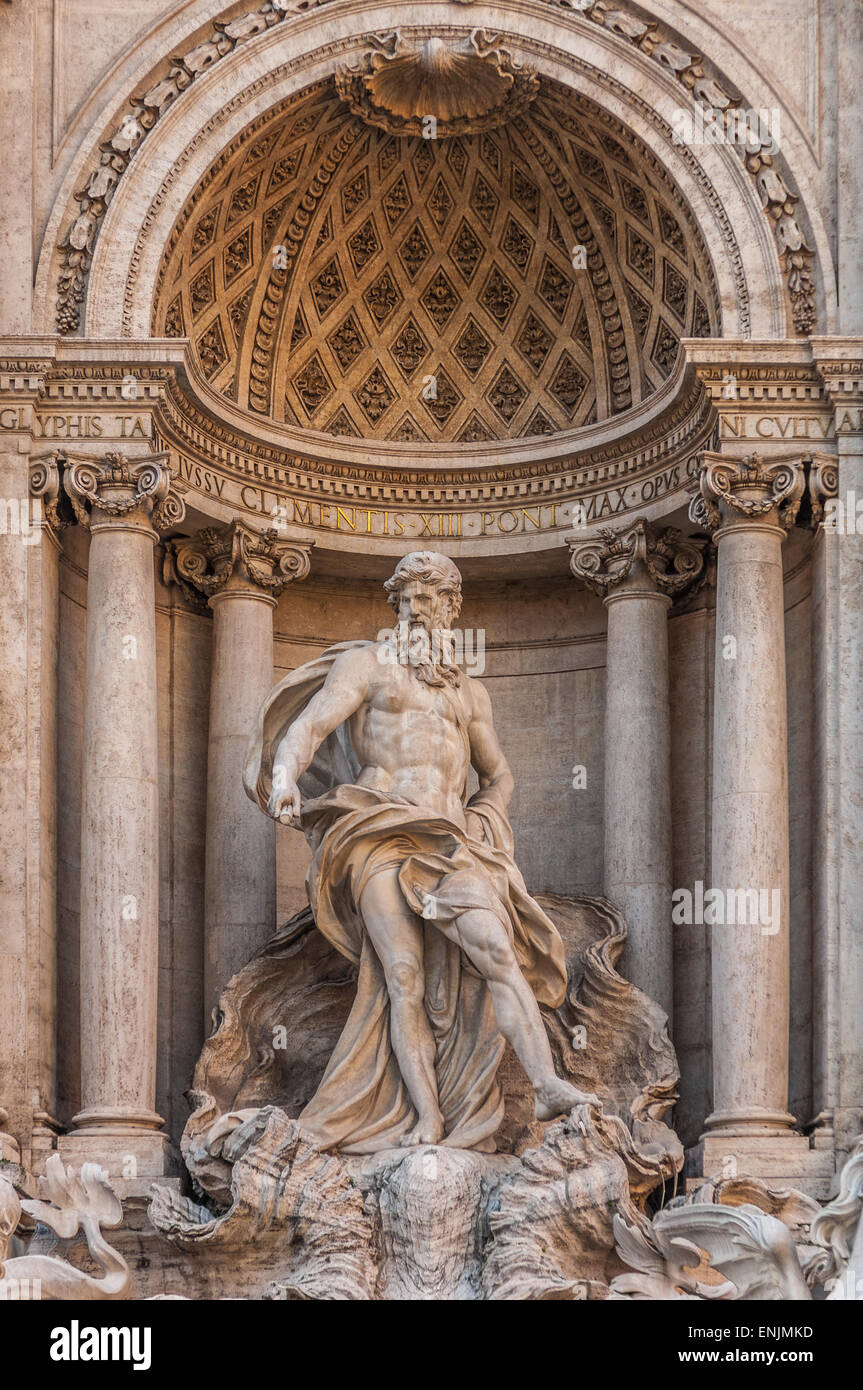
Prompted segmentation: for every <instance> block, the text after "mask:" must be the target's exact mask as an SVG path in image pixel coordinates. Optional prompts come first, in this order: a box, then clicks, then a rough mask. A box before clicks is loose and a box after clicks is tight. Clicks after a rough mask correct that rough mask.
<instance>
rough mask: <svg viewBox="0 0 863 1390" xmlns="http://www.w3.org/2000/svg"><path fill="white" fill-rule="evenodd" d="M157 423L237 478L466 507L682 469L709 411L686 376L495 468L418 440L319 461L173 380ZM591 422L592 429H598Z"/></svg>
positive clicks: (708, 425)
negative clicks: (587, 433) (669, 391)
mask: <svg viewBox="0 0 863 1390" xmlns="http://www.w3.org/2000/svg"><path fill="white" fill-rule="evenodd" d="M156 428H157V431H158V434H159V437H160V440H161V442H162V443H163V445H165V446H167V445H169V444H170V445H171V446H172V447H174V448H176V449H178V450H180V451H181V452H182V453H184V454H185V455H186V456H187V457H191V458H195V459H200V461H201V462H202V463H203V464H205V465H206V467H208V468H211V469H217V470H219V471H221V472H225V473H227V474H229V475H233V476H235V477H237V476H238V477H240V478H241V479H242V480H243V481H249V482H254V481H256V480H258V481H261V480H262V481H265V482H270V483H273V484H278V485H281V486H283V487H289V488H291V489H295V490H298V491H300V492H302V493H307V494H309V495H311V496H312V497H313V498H315V499H316V500H330V499H331V498H336V499H339V500H341V499H342V498H344V497H346V498H347V499H348V500H351V499H352V498H356V499H357V500H359V501H362V502H363V503H366V502H372V503H373V504H376V503H382V504H383V505H387V506H390V505H396V503H395V500H394V497H393V489H396V490H397V493H396V496H397V498H398V502H399V503H400V504H401V505H407V506H410V505H412V504H413V505H417V506H422V505H423V504H425V503H427V502H430V501H442V502H443V501H447V500H459V499H461V500H462V501H463V502H464V503H468V502H486V501H488V502H490V503H495V502H497V503H501V504H506V503H507V502H508V501H511V500H512V499H514V498H521V497H543V496H548V497H550V498H552V500H557V499H558V498H559V499H560V500H561V501H563V500H564V499H565V498H566V497H567V496H568V497H570V498H572V497H580V496H584V495H586V494H589V493H590V492H594V491H599V492H601V491H602V490H603V489H604V488H606V487H608V486H609V485H610V484H611V483H614V482H617V483H622V482H623V481H625V480H627V479H632V478H638V477H643V476H647V475H648V474H651V473H654V472H657V471H659V470H660V469H662V468H665V469H668V468H671V467H673V466H674V464H675V463H679V464H680V465H681V471H682V465H683V464H684V463H685V462H686V461H687V460H688V459H690V458H691V457H692V456H693V455H694V454H695V453H696V451H699V450H701V449H703V448H704V446H705V445H706V444H708V443H709V442H710V440H711V438H712V436H713V434H714V429H715V417H714V414H713V410H712V407H711V405H710V402H709V400H708V399H707V398H706V396H705V393H704V391H703V389H702V387H701V385H700V384H699V383H698V382H697V381H695V380H694V379H693V380H692V381H691V382H689V383H683V384H682V385H681V388H680V390H679V394H678V395H677V397H676V398H673V399H671V400H670V401H669V403H668V405H667V407H666V408H665V409H663V410H657V411H656V413H655V414H653V415H652V418H650V419H648V420H646V421H643V422H642V423H641V424H640V425H638V426H634V427H633V428H632V429H630V430H629V431H620V432H617V433H615V435H614V437H609V438H606V439H604V440H603V442H602V443H595V444H591V442H590V439H589V438H582V439H580V440H578V441H576V440H575V439H574V440H573V442H572V446H571V448H570V449H569V450H568V451H567V452H563V451H561V450H560V449H556V450H555V451H554V452H553V453H551V455H549V452H548V451H547V450H546V449H545V447H543V448H542V449H540V448H537V449H535V450H530V451H529V452H528V451H524V450H520V451H519V454H520V456H519V457H517V458H514V459H513V460H512V462H507V461H501V459H500V449H499V448H498V449H496V450H495V453H496V455H497V456H498V458H497V462H495V463H493V464H488V465H483V464H482V462H481V461H480V460H477V461H470V462H468V463H465V464H460V463H459V461H458V459H457V458H456V459H453V460H452V463H450V464H449V466H447V464H446V463H438V464H437V465H436V464H435V461H434V451H432V450H431V449H430V448H429V446H426V447H425V449H423V447H422V446H417V447H416V448H415V450H413V451H412V454H413V462H411V459H410V458H405V459H402V460H393V461H392V462H390V461H389V460H382V461H381V462H380V463H377V462H375V461H374V460H373V459H370V458H369V450H368V448H367V447H366V448H364V450H363V452H362V456H360V454H359V453H357V454H356V455H354V456H353V457H350V458H347V457H344V458H338V457H337V456H336V457H334V456H333V454H335V453H336V448H335V447H334V449H333V452H332V453H329V454H328V456H326V457H324V456H313V455H312V454H310V453H299V452H296V451H295V450H296V449H297V444H296V443H294V442H293V441H288V440H286V441H285V443H283V444H278V443H276V442H272V443H271V442H268V441H267V440H266V439H265V438H260V437H255V436H253V435H252V434H251V432H250V431H247V430H245V429H243V428H241V426H240V425H239V423H238V424H237V425H236V427H232V426H231V424H230V423H229V422H228V421H227V420H225V419H224V418H216V417H215V416H214V415H213V414H210V413H209V412H208V411H205V410H204V409H202V408H201V405H200V404H199V402H198V399H197V396H196V395H194V394H193V393H192V392H191V391H190V390H189V388H188V387H187V386H186V385H185V383H184V382H183V381H182V380H179V379H178V380H176V381H174V382H173V383H172V384H171V385H170V386H169V388H168V390H167V392H166V394H165V399H164V402H163V404H162V405H161V406H160V409H159V412H158V419H157V421H156ZM592 428H594V429H596V430H597V431H598V430H601V429H602V428H603V427H602V426H597V427H592ZM381 452H383V450H382V451H381ZM525 452H528V457H525ZM352 453H353V451H352ZM226 458H231V459H232V460H236V466H231V465H230V464H226V462H225V460H226ZM682 485H683V479H682V478H681V486H682Z"/></svg>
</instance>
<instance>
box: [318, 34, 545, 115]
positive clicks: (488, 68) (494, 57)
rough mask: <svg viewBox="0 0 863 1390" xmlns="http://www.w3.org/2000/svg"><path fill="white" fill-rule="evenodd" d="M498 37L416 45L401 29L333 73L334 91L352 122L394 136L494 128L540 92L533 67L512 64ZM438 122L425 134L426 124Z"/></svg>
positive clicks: (383, 36)
mask: <svg viewBox="0 0 863 1390" xmlns="http://www.w3.org/2000/svg"><path fill="white" fill-rule="evenodd" d="M499 38H500V36H499V35H496V34H486V33H485V32H484V31H483V30H482V29H474V31H473V33H472V34H471V35H470V37H469V38H467V39H461V40H458V41H456V42H445V41H444V40H443V39H441V38H436V37H431V38H428V39H425V40H424V41H423V42H421V43H419V44H413V43H411V42H410V41H409V40H407V39H405V38H404V37H403V35H402V34H401V33H400V32H399V30H397V29H395V30H393V31H392V32H391V33H389V34H374V35H372V36H371V43H370V46H369V47H368V48H367V49H365V50H364V51H363V52H362V53H360V54H359V55H358V56H357V57H355V58H352V59H351V60H350V61H349V62H347V63H345V64H342V65H341V66H339V67H338V68H337V69H336V89H337V91H338V93H339V96H340V97H341V98H342V100H343V101H345V102H347V104H348V106H349V107H350V109H351V111H352V112H353V113H354V115H355V116H359V117H360V118H361V119H362V120H364V121H366V122H367V123H368V124H369V125H375V126H378V127H380V129H382V130H385V131H387V132H388V133H389V134H391V135H418V136H426V138H435V139H445V138H446V137H447V136H452V135H474V134H478V133H479V132H480V131H485V130H494V129H496V128H497V127H498V126H501V125H503V124H504V123H505V122H507V121H510V120H512V119H513V117H514V116H517V115H520V114H521V113H522V112H523V111H525V110H526V109H527V107H528V106H529V105H530V103H531V102H532V101H533V99H534V97H535V96H536V95H537V94H538V92H539V78H538V77H537V76H536V73H535V72H534V71H533V69H532V68H529V67H526V66H524V65H521V64H518V63H516V62H515V61H514V60H513V58H512V55H511V54H510V53H509V51H508V50H507V49H506V48H503V47H501V46H500V43H499ZM429 117H431V118H432V119H433V120H434V122H435V128H434V132H433V137H432V136H430V135H429V129H428V125H427V122H428V118H429Z"/></svg>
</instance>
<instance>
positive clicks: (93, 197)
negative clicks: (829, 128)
mask: <svg viewBox="0 0 863 1390" xmlns="http://www.w3.org/2000/svg"><path fill="white" fill-rule="evenodd" d="M326 3H328V0H267V3H266V4H265V5H263V6H262V7H261V8H259V9H257V10H254V11H253V12H252V13H250V14H247V15H244V16H241V17H240V18H238V19H235V20H232V21H230V23H224V22H221V21H216V22H215V24H214V27H213V32H212V35H211V37H210V38H208V39H205V40H204V41H203V42H201V43H199V44H197V45H196V46H195V47H194V48H193V49H191V50H190V51H189V52H188V53H186V54H184V55H183V56H182V57H181V58H178V59H176V60H174V62H173V63H172V66H171V69H170V71H169V73H168V76H167V77H165V78H163V79H162V80H160V81H159V82H157V83H155V84H154V85H153V86H152V87H150V88H149V89H148V90H147V91H146V92H145V93H144V95H143V96H142V97H132V98H130V107H131V110H130V111H129V112H127V114H126V116H125V117H124V119H123V122H122V123H121V125H120V126H119V127H118V129H117V130H116V131H115V132H114V134H113V136H112V137H111V138H110V140H108V141H106V142H105V143H104V144H103V145H102V146H101V151H102V154H101V160H100V163H99V165H98V167H97V168H96V169H95V170H94V171H93V172H92V173H91V175H90V177H89V179H88V181H87V183H86V185H85V187H84V188H83V189H82V190H81V191H80V192H78V193H76V194H74V197H75V200H76V202H77V203H78V204H79V213H78V216H77V217H76V218H75V220H74V221H73V222H72V224H71V226H70V227H69V229H68V231H67V232H66V235H65V237H64V239H63V241H62V242H61V243H60V246H59V250H60V254H61V259H62V268H61V271H60V275H59V278H58V283H57V328H58V331H59V332H60V333H62V334H68V333H73V332H76V331H77V329H78V328H79V326H80V320H81V305H82V303H83V300H84V289H85V286H86V280H87V275H88V273H89V269H90V265H91V263H92V259H93V248H94V245H95V241H96V237H97V235H98V232H99V224H100V223H101V221H102V219H103V218H104V216H105V213H106V211H107V209H108V205H109V203H110V201H111V199H112V197H113V195H114V192H115V191H116V187H117V184H118V183H119V181H120V178H121V177H122V175H123V174H124V173H125V171H126V169H127V168H128V166H129V163H130V161H131V159H132V156H133V154H134V153H135V151H136V150H137V149H138V147H139V146H140V144H141V142H142V141H143V139H144V138H145V136H146V134H147V133H148V131H150V130H152V129H153V127H154V126H155V125H156V123H157V121H158V120H159V119H160V118H161V116H162V115H163V114H164V112H165V111H166V110H167V108H168V107H169V106H170V105H171V103H172V102H173V101H174V100H176V98H177V97H178V96H179V95H180V93H181V92H183V91H185V90H186V88H187V87H189V86H190V85H191V83H192V82H193V81H194V80H195V78H196V77H197V76H198V75H199V74H200V73H201V72H204V71H206V70H208V69H209V68H211V67H212V66H213V65H214V64H215V63H217V62H219V61H220V60H221V59H222V58H224V57H226V56H227V55H228V54H229V53H232V52H233V51H234V50H235V49H236V48H237V47H238V45H240V44H242V43H245V42H248V40H250V39H252V38H254V37H256V35H258V34H261V33H263V32H265V31H266V30H267V29H270V28H272V27H273V25H275V24H279V23H281V22H282V21H283V20H285V19H287V18H288V17H289V16H290V15H292V14H295V13H302V12H304V11H306V10H308V9H313V8H317V7H318V6H320V5H324V4H326ZM546 3H548V4H551V5H554V6H555V7H556V8H560V9H565V10H567V11H571V9H572V5H571V3H570V0H546ZM580 13H581V14H582V15H583V16H584V17H585V18H586V19H588V20H590V21H591V22H593V23H595V24H598V25H601V26H603V27H604V28H606V29H609V30H610V31H611V32H612V33H614V34H616V35H618V36H619V37H620V38H623V39H625V40H626V41H627V42H628V43H629V44H631V45H632V46H633V47H636V48H638V49H639V50H640V51H641V52H643V53H645V54H646V55H647V56H648V57H650V58H652V59H653V60H654V61H655V62H657V63H659V64H660V65H661V66H662V67H663V68H664V69H665V71H666V72H670V73H671V74H672V76H674V77H675V78H676V79H677V81H678V82H679V83H680V84H681V86H683V87H684V89H685V90H686V91H687V93H688V94H689V95H690V96H691V97H692V98H693V100H695V101H696V102H697V103H699V104H700V105H701V107H702V109H703V110H704V111H705V112H706V114H707V115H708V116H709V117H714V118H715V117H722V116H723V115H724V113H725V112H726V111H728V110H743V109H745V108H744V106H743V103H742V101H741V100H740V99H739V98H734V97H732V96H731V95H730V94H729V93H727V92H726V91H725V90H724V89H723V88H722V87H721V86H720V84H719V83H718V82H717V81H716V80H715V79H714V78H712V77H708V76H707V74H706V72H705V67H704V59H703V57H701V56H700V55H699V54H693V53H687V52H686V51H685V50H684V49H682V48H680V47H679V46H678V45H677V44H675V43H673V42H672V41H671V40H670V39H668V38H667V37H663V32H664V31H663V30H662V29H661V27H660V26H659V25H657V24H656V22H655V21H650V22H645V21H643V20H640V19H637V18H636V17H635V16H633V15H630V14H628V13H627V12H626V11H625V10H622V9H609V7H608V5H607V4H606V3H605V0H595V2H594V3H590V4H589V5H588V6H587V8H585V9H583V10H580ZM743 162H744V165H745V167H746V168H747V170H748V171H749V173H750V174H752V176H753V178H754V179H755V182H756V187H757V189H758V192H759V195H760V197H761V200H762V204H763V207H764V211H765V212H766V213H767V215H768V216H769V217H770V218H771V219H772V221H773V224H774V234H775V237H776V242H777V245H778V248H779V255H780V261H781V263H782V266H783V269H784V271H785V274H786V277H787V282H788V291H789V295H790V298H791V306H792V316H793V321H794V327H795V330H796V332H797V333H800V334H808V333H811V331H812V328H813V327H814V324H815V312H816V305H815V286H814V282H813V280H812V274H811V272H812V266H813V263H814V260H815V256H814V252H812V251H811V250H810V249H809V247H808V246H807V245H806V242H805V239H804V237H803V233H802V231H801V230H800V227H799V224H798V222H797V219H796V217H795V216H794V209H795V206H796V204H797V203H798V202H799V194H796V193H793V192H791V190H790V189H789V188H788V186H787V184H786V183H785V181H784V180H783V179H782V177H781V176H780V175H779V173H778V172H777V171H776V169H775V167H774V166H773V159H772V156H771V155H769V154H767V153H765V147H764V146H761V147H760V148H759V149H757V150H755V149H753V148H752V147H751V146H748V147H747V149H746V150H745V151H744V153H743Z"/></svg>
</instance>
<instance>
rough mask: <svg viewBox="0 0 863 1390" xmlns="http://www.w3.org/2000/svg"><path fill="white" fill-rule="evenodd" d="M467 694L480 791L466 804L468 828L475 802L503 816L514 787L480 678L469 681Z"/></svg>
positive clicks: (474, 762) (486, 692)
mask: <svg viewBox="0 0 863 1390" xmlns="http://www.w3.org/2000/svg"><path fill="white" fill-rule="evenodd" d="M470 694H471V702H472V710H471V720H470V725H469V727H468V737H469V739H470V755H471V763H472V764H473V766H474V768H475V770H476V773H477V776H478V778H479V791H478V792H477V793H476V794H475V795H474V796H473V797H471V800H470V802H469V803H468V827H469V828H470V827H471V818H470V812H471V807H472V806H474V805H475V806H493V807H494V808H495V809H496V810H497V811H499V812H500V814H501V815H502V816H504V817H506V809H507V807H508V805H509V802H510V798H511V797H512V793H513V789H514V786H515V783H514V782H513V778H512V773H511V772H510V770H509V763H508V762H507V760H506V758H505V757H504V755H503V749H502V748H501V746H500V744H499V743H498V739H497V732H496V730H495V727H494V720H493V718H492V712H491V700H490V699H489V695H488V691H487V690H486V688H485V686H483V685H481V684H480V683H479V681H477V680H471V682H470Z"/></svg>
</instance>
